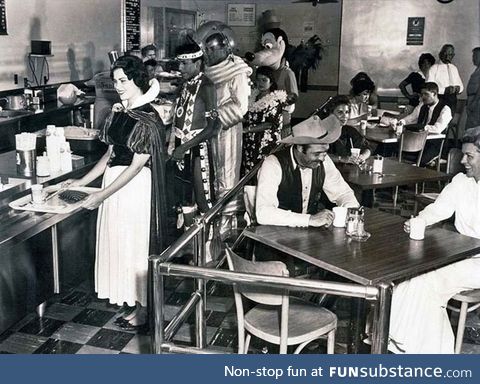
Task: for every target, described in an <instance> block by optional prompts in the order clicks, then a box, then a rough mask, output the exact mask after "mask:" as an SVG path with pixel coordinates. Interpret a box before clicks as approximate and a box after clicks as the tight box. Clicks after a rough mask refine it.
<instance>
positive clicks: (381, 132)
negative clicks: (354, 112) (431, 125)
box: [355, 123, 446, 144]
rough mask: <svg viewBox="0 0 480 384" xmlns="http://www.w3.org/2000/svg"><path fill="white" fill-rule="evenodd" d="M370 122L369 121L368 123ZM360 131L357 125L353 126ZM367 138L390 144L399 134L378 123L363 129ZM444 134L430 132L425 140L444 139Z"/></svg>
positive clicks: (396, 141) (395, 140)
mask: <svg viewBox="0 0 480 384" xmlns="http://www.w3.org/2000/svg"><path fill="white" fill-rule="evenodd" d="M369 124H370V123H369ZM355 128H356V129H357V130H358V131H359V132H360V133H362V132H361V131H360V130H359V127H358V126H357V127H355ZM362 135H364V136H365V138H366V139H367V140H370V141H375V142H377V143H383V144H391V143H398V139H399V136H397V135H396V134H395V132H393V130H392V129H391V128H390V127H381V126H378V124H375V125H373V126H371V127H370V128H367V129H366V130H365V133H362ZM445 137H446V135H445V134H443V133H431V134H429V135H427V140H433V139H441V140H443V139H445Z"/></svg>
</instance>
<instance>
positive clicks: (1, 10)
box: [0, 0, 7, 35]
mask: <svg viewBox="0 0 480 384" xmlns="http://www.w3.org/2000/svg"><path fill="white" fill-rule="evenodd" d="M5 1H6V0H0V35H6V34H7V14H6V11H5Z"/></svg>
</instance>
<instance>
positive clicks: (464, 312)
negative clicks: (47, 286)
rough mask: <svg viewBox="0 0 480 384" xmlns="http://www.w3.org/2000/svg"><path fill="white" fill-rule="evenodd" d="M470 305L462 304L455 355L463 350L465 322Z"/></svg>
mask: <svg viewBox="0 0 480 384" xmlns="http://www.w3.org/2000/svg"><path fill="white" fill-rule="evenodd" d="M467 310H468V303H465V302H462V306H461V307H460V316H459V317H458V328H457V338H456V340H455V353H456V354H459V353H460V351H461V350H462V344H463V333H464V332H465V322H466V320H467Z"/></svg>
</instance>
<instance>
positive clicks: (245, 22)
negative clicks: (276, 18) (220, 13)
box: [227, 4, 255, 27]
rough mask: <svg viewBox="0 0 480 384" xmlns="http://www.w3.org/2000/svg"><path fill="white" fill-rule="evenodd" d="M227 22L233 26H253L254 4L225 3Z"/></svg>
mask: <svg viewBox="0 0 480 384" xmlns="http://www.w3.org/2000/svg"><path fill="white" fill-rule="evenodd" d="M227 24H228V25H231V26H234V27H252V26H255V4H227Z"/></svg>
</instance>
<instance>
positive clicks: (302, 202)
mask: <svg viewBox="0 0 480 384" xmlns="http://www.w3.org/2000/svg"><path fill="white" fill-rule="evenodd" d="M327 127H328V128H327ZM340 133H341V129H340V122H339V120H338V119H337V118H336V117H335V116H333V115H331V116H329V117H327V118H326V119H324V120H320V118H319V117H318V116H316V115H314V116H312V117H310V118H308V119H307V120H305V121H304V122H302V123H300V124H297V125H295V126H294V127H293V128H292V135H291V136H288V137H286V138H285V139H284V140H282V141H281V142H282V143H284V144H289V145H290V146H288V147H287V148H285V149H282V150H280V151H278V152H276V153H274V154H272V155H270V156H268V157H267V158H266V159H265V160H264V162H263V164H262V167H261V169H260V171H259V173H258V186H257V193H256V204H255V205H256V218H257V221H258V223H259V224H271V225H283V226H290V227H307V226H312V227H321V226H327V227H328V226H330V225H331V224H332V221H333V212H331V211H330V210H328V209H325V206H324V204H323V201H325V197H326V198H328V200H330V201H331V202H332V203H335V204H336V205H338V206H343V207H358V206H359V204H358V201H357V199H356V198H355V195H354V193H353V191H352V189H351V188H350V187H349V186H348V184H347V183H346V182H345V180H344V179H343V177H342V175H341V174H340V172H339V171H338V169H337V168H336V167H335V165H334V164H333V162H332V160H331V159H330V157H329V156H328V155H327V151H328V148H329V144H331V143H333V142H335V141H336V140H337V139H338V138H339V136H340Z"/></svg>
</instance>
